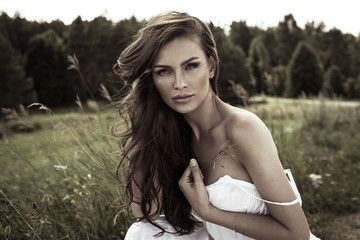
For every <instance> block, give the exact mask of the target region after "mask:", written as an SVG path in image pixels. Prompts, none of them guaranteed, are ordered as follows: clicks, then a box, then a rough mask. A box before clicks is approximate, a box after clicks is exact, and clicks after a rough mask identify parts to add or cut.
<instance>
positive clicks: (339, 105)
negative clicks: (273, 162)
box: [250, 97, 360, 240]
mask: <svg viewBox="0 0 360 240" xmlns="http://www.w3.org/2000/svg"><path fill="white" fill-rule="evenodd" d="M250 110H252V111H254V112H256V113H257V114H258V115H259V116H260V117H261V118H262V119H263V120H264V121H265V123H266V124H267V125H268V126H269V127H270V130H271V132H272V135H273V138H274V141H275V143H276V145H277V148H278V152H279V157H280V159H281V161H282V164H283V166H284V168H290V169H291V171H292V174H293V176H294V178H295V182H296V185H297V187H298V189H299V191H300V194H301V197H302V200H303V206H302V208H303V210H304V212H305V215H306V216H307V219H308V222H309V225H310V228H311V230H312V232H313V233H314V234H315V235H316V236H318V237H320V238H321V239H329V240H335V239H339V238H336V236H335V234H334V232H335V233H336V228H333V227H332V224H333V221H334V219H336V218H337V217H339V216H343V215H348V214H352V213H357V212H359V211H360V199H359V194H360V190H359V188H358V182H359V181H360V176H359V174H358V173H359V170H360V158H359V156H360V155H359V154H360V150H359V141H360V135H359V134H358V129H359V128H360V103H359V102H354V103H348V102H344V101H338V100H337V99H333V100H326V99H325V98H322V97H320V98H317V99H312V100H310V99H304V98H302V99H300V100H296V101H293V102H292V103H287V105H285V102H284V103H282V101H281V100H278V99H277V100H274V101H271V102H269V103H268V104H266V105H262V106H253V107H251V109H250ZM329 229H331V231H329ZM345 234H346V233H345Z"/></svg>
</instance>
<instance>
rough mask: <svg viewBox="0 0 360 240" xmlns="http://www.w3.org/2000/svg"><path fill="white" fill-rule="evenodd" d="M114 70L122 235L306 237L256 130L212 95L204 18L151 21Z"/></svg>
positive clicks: (247, 116) (214, 72)
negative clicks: (121, 85)
mask: <svg viewBox="0 0 360 240" xmlns="http://www.w3.org/2000/svg"><path fill="white" fill-rule="evenodd" d="M115 70H116V71H117V73H118V74H119V75H120V76H121V77H122V78H123V79H124V80H125V81H126V82H127V84H129V85H131V86H132V89H131V90H130V91H129V93H128V95H127V96H126V97H125V98H124V99H123V101H122V102H121V106H120V113H121V115H122V116H123V118H124V119H125V120H126V121H128V125H127V130H126V131H125V132H123V133H122V134H121V135H120V136H121V147H122V149H123V160H126V163H128V164H127V165H126V167H128V176H127V188H126V190H127V194H128V197H129V198H130V201H131V208H132V212H133V214H134V216H135V217H136V218H138V221H137V222H136V223H134V224H133V225H132V226H131V227H130V228H129V230H128V232H127V235H126V238H125V239H153V238H154V239H216V240H218V239H277V240H279V239H316V237H314V236H313V235H312V234H311V233H310V231H309V227H308V223H307V220H306V218H305V216H304V213H303V211H302V209H301V206H300V204H299V200H300V198H299V195H297V192H296V191H295V192H294V190H293V188H292V187H291V184H290V183H289V180H288V178H287V177H286V175H285V173H284V170H283V168H282V165H281V163H280V160H279V158H278V154H277V149H276V147H275V144H274V142H273V139H272V136H271V134H270V132H269V131H268V129H267V128H266V126H265V125H264V124H263V122H262V121H261V120H260V119H259V118H258V117H257V116H255V115H254V114H253V113H250V112H248V111H246V110H244V109H240V108H236V107H233V106H230V105H228V104H226V103H224V102H223V101H222V100H221V99H220V98H219V97H218V96H217V88H216V84H217V79H218V75H219V59H218V55H217V50H216V45H215V41H214V39H213V36H212V34H211V31H210V30H209V28H208V26H207V25H206V24H204V23H203V22H202V21H200V20H199V19H197V18H195V17H192V16H189V15H188V14H185V13H177V12H169V13H165V14H161V15H158V16H156V17H154V18H153V19H151V21H150V22H148V23H147V25H145V26H144V28H142V29H141V30H140V31H139V32H138V34H137V36H136V37H135V40H134V41H133V43H132V44H131V45H130V46H129V47H128V48H126V49H125V50H124V51H123V52H122V53H121V55H120V57H119V59H118V63H117V65H116V67H115ZM195 159H196V160H195ZM122 162H124V161H122ZM263 199H265V200H263ZM194 215H195V216H196V217H194ZM199 220H200V221H199ZM201 221H202V222H203V223H204V224H202V223H201Z"/></svg>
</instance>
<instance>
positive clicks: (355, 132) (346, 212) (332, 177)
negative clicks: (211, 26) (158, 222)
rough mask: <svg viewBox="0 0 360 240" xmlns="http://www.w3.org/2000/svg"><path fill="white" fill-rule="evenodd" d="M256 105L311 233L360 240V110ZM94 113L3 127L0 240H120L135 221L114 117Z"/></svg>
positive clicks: (24, 116) (54, 113)
mask: <svg viewBox="0 0 360 240" xmlns="http://www.w3.org/2000/svg"><path fill="white" fill-rule="evenodd" d="M253 102H254V104H252V105H251V106H249V107H248V109H250V110H251V111H253V112H255V113H256V114H257V115H258V116H259V117H260V118H261V119H263V120H264V122H265V123H266V124H267V126H268V127H269V129H270V131H271V132H272V134H273V137H274V140H275V142H276V144H277V147H278V150H279V156H280V159H281V160H282V163H283V165H284V167H285V168H290V169H291V170H292V173H293V175H294V178H295V181H296V183H297V186H298V189H299V191H300V193H301V195H302V200H303V209H304V212H305V214H306V216H307V218H308V221H309V224H310V228H311V231H312V232H313V233H314V234H315V235H317V236H318V237H321V238H322V239H330V240H332V239H358V238H359V235H356V231H357V233H358V232H359V230H358V229H359V228H360V221H359V217H358V214H357V213H359V210H360V199H359V196H360V192H359V191H360V188H359V182H360V176H359V172H360V171H359V170H360V134H359V129H360V103H359V102H344V101H340V100H325V99H322V98H317V99H313V100H309V99H299V100H286V99H276V98H268V97H257V98H255V99H253ZM96 106H97V105H94V104H90V105H88V106H86V107H84V108H85V110H84V109H53V110H49V109H46V108H45V107H41V106H40V108H45V109H40V110H39V109H37V108H39V106H33V107H31V108H30V110H31V111H30V113H27V110H22V111H18V112H8V114H7V115H8V118H9V120H7V121H2V122H0V124H1V125H0V133H1V135H0V136H1V138H2V139H1V140H0V166H1V169H0V238H1V239H79V240H80V239H123V237H124V235H125V233H126V229H127V228H128V227H129V225H130V222H131V217H130V216H131V215H130V213H129V210H128V209H127V208H121V206H123V205H124V204H126V203H127V202H126V198H125V196H124V192H123V189H124V186H123V184H122V179H123V171H122V169H120V171H119V175H118V176H117V175H116V169H117V164H118V162H119V159H120V157H119V155H118V153H117V152H116V151H117V150H118V147H117V140H118V139H116V138H115V137H113V136H112V135H111V133H110V129H111V126H112V125H113V124H114V123H115V122H116V121H117V120H118V114H117V112H116V110H113V109H109V108H107V107H106V106H102V107H96ZM99 109H100V110H99ZM31 129H35V131H31V132H27V131H30V130H31ZM19 131H22V132H20V133H19ZM344 229H345V230H344ZM343 231H345V233H343ZM350 231H352V232H350Z"/></svg>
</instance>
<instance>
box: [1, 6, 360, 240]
mask: <svg viewBox="0 0 360 240" xmlns="http://www.w3.org/2000/svg"><path fill="white" fill-rule="evenodd" d="M359 5H360V4H359V3H357V1H355V0H352V1H350V0H344V1H342V2H341V3H339V2H338V1H308V0H306V1H280V0H279V1H277V0H274V1H260V0H256V1H230V0H224V1H221V3H220V2H219V3H218V2H215V1H213V2H210V1H188V0H186V1H176V2H175V1H174V2H171V3H168V2H166V1H138V0H136V1H131V3H130V2H125V1H110V0H104V1H59V2H56V1H40V0H34V1H19V0H17V1H16V0H15V1H11V2H10V1H4V0H1V1H0V108H1V113H0V139H1V140H0V159H1V160H0V165H1V170H0V173H1V174H0V236H1V237H3V238H5V239H123V237H124V234H125V233H126V229H127V228H128V226H129V224H131V221H132V219H131V213H130V212H129V209H128V208H126V207H123V206H124V205H126V203H127V200H126V197H125V194H124V192H123V181H122V180H123V171H125V170H123V169H120V171H119V174H118V175H117V174H116V169H117V164H118V162H119V159H120V158H119V155H118V154H117V152H116V150H118V146H117V141H118V139H117V138H116V137H114V136H113V134H111V128H112V127H113V129H115V131H116V130H121V129H122V126H121V123H120V124H118V125H115V124H116V123H117V122H118V121H119V117H118V113H117V110H116V100H117V99H119V98H121V96H122V93H123V91H124V89H123V87H124V84H123V82H122V81H121V79H119V78H118V77H117V76H116V75H115V74H114V72H113V70H112V67H113V65H114V64H115V63H116V59H117V57H118V56H119V54H120V53H121V51H122V50H123V49H124V48H125V47H126V46H127V45H128V44H129V42H130V41H131V39H132V38H131V37H132V36H133V35H134V34H135V33H136V32H137V30H138V29H139V28H140V27H141V26H142V25H143V24H144V23H145V22H146V21H147V20H148V19H149V18H150V17H151V16H153V15H155V14H158V13H160V12H164V11H168V10H176V11H185V12H188V13H190V14H191V15H194V16H197V17H199V18H200V19H202V20H204V21H205V22H207V23H208V24H209V26H210V28H211V30H212V32H213V34H214V36H215V39H216V43H217V47H218V53H219V57H220V61H221V62H220V78H219V86H218V87H219V90H220V97H221V98H222V99H223V100H224V101H226V102H229V103H230V104H232V105H236V106H239V107H243V108H247V109H249V110H250V111H253V112H255V113H256V114H257V115H259V116H260V118H262V119H263V120H264V121H265V123H266V124H267V126H268V127H269V129H270V131H271V132H272V134H273V136H274V140H275V142H276V144H277V146H278V148H279V155H280V159H281V160H282V163H283V165H284V167H286V168H291V169H292V172H293V175H294V177H295V180H296V182H297V185H298V188H299V190H300V193H301V194H302V197H303V208H304V211H305V213H306V215H307V217H308V221H309V224H310V227H311V230H312V231H313V232H314V233H315V234H316V235H318V236H319V237H321V238H322V239H359V237H360V217H359V214H358V212H359V209H360V208H359V205H360V204H359V203H360V200H359V196H360V193H359V186H358V183H359V180H360V177H359V172H360V171H359V170H360V136H359V133H358V131H359V129H360V128H359V127H360V101H359V99H360V34H359V33H360V24H359V23H358V21H356V16H357V15H358V9H359ZM114 126H116V127H115V128H114Z"/></svg>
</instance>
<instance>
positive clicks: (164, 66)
mask: <svg viewBox="0 0 360 240" xmlns="http://www.w3.org/2000/svg"><path fill="white" fill-rule="evenodd" d="M194 59H199V57H191V58H189V59H187V60H185V61H182V62H181V63H180V66H184V65H186V64H187V63H189V62H191V61H192V60H194ZM159 67H161V68H168V67H170V66H168V65H162V64H157V65H154V66H153V67H152V68H159Z"/></svg>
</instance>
